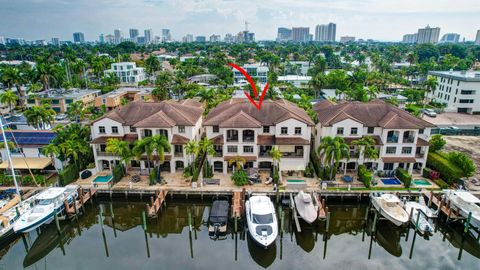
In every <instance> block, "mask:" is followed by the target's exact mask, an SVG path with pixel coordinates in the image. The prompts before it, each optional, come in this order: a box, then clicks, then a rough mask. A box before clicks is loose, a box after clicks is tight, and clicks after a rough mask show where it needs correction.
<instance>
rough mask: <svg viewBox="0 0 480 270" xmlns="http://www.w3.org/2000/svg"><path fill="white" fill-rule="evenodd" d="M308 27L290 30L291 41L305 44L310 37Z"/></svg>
mask: <svg viewBox="0 0 480 270" xmlns="http://www.w3.org/2000/svg"><path fill="white" fill-rule="evenodd" d="M309 35H310V28H309V27H293V28H292V40H293V41H296V42H307V41H308V40H309V39H310V37H309Z"/></svg>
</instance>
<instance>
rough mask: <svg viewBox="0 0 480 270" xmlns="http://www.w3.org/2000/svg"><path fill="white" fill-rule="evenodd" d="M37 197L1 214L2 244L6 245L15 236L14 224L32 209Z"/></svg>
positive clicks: (0, 236)
mask: <svg viewBox="0 0 480 270" xmlns="http://www.w3.org/2000/svg"><path fill="white" fill-rule="evenodd" d="M37 196H38V195H33V196H31V197H30V198H28V199H26V200H24V201H21V202H19V203H17V204H16V205H15V207H10V208H9V209H8V210H6V211H4V212H3V213H1V214H0V243H6V242H7V241H8V239H10V237H11V236H13V235H14V230H13V224H14V223H15V221H17V220H18V219H19V218H20V216H21V215H23V214H25V213H26V212H28V211H29V210H30V209H32V207H33V206H34V204H35V200H36V197H37ZM0 245H1V244H0Z"/></svg>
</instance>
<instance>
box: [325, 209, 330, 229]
mask: <svg viewBox="0 0 480 270" xmlns="http://www.w3.org/2000/svg"><path fill="white" fill-rule="evenodd" d="M330 214H331V213H330V212H328V213H327V224H326V226H325V231H326V232H327V234H328V230H329V229H330Z"/></svg>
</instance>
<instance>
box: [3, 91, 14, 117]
mask: <svg viewBox="0 0 480 270" xmlns="http://www.w3.org/2000/svg"><path fill="white" fill-rule="evenodd" d="M17 101H18V96H17V95H16V94H15V93H14V92H13V91H12V90H7V91H5V92H3V93H1V94H0V103H2V104H4V105H7V106H8V108H9V111H10V113H11V112H12V107H13V106H14V105H15V104H16V103H17Z"/></svg>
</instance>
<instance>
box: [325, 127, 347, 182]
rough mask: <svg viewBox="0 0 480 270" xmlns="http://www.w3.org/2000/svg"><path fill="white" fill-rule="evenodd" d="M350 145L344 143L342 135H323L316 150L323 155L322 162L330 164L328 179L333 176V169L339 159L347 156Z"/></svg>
mask: <svg viewBox="0 0 480 270" xmlns="http://www.w3.org/2000/svg"><path fill="white" fill-rule="evenodd" d="M349 151H350V147H349V146H348V145H347V144H346V143H345V139H344V138H342V137H330V136H326V137H323V139H322V141H321V142H320V146H319V147H318V152H319V155H320V156H321V157H323V163H326V162H328V163H329V164H330V169H331V171H330V179H332V178H333V170H334V169H336V168H337V167H338V165H339V163H340V160H342V159H344V158H347V159H348V158H349Z"/></svg>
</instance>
